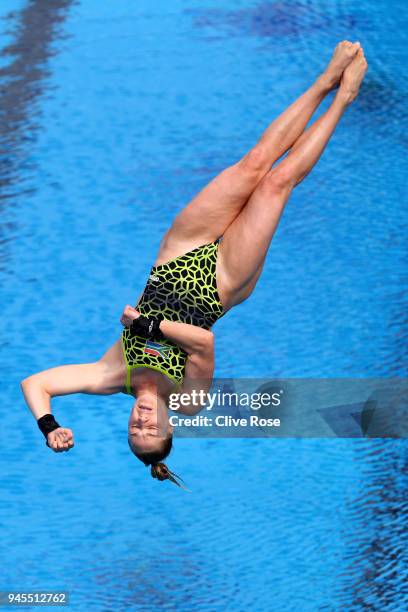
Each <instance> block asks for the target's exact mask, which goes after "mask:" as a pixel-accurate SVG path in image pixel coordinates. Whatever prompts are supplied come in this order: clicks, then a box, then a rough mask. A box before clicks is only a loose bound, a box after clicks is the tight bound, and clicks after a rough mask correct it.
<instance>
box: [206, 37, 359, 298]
mask: <svg viewBox="0 0 408 612" xmlns="http://www.w3.org/2000/svg"><path fill="white" fill-rule="evenodd" d="M366 69H367V63H366V61H365V57H364V54H363V51H362V50H361V49H360V50H359V51H358V54H357V56H356V58H355V59H354V60H353V62H352V63H351V64H350V66H349V67H348V68H347V69H346V70H345V72H344V76H343V79H342V84H341V86H340V89H339V91H338V92H337V94H336V96H335V98H334V100H333V102H332V104H331V106H330V107H329V109H328V110H327V111H326V112H325V113H324V114H323V115H322V116H321V117H320V118H319V119H318V120H317V121H316V122H315V123H314V124H313V125H312V126H311V127H310V128H309V129H308V130H307V131H306V132H305V133H304V134H302V136H301V137H300V138H299V140H298V141H297V142H296V143H295V145H294V146H293V148H292V150H291V151H290V152H289V154H288V155H287V157H285V158H284V159H283V160H282V161H281V162H280V163H279V164H278V165H277V166H276V167H275V168H273V169H272V170H270V171H269V172H268V173H267V174H266V175H265V176H264V178H263V179H262V181H261V182H260V184H259V186H258V187H257V189H256V190H255V191H254V193H253V194H252V196H251V197H250V199H249V201H248V203H247V204H246V206H245V207H244V209H243V210H242V212H241V213H240V215H239V216H238V217H237V218H236V219H235V221H234V222H233V223H232V224H231V225H230V227H229V228H228V229H227V231H226V232H225V234H224V238H223V240H222V242H221V244H220V247H219V258H218V270H217V282H218V287H219V292H220V295H221V299H222V301H223V304H224V307H226V308H230V307H231V306H234V305H235V304H238V303H239V302H241V301H243V300H244V299H246V298H247V297H248V295H249V294H250V293H251V291H252V290H253V288H254V286H255V284H256V281H257V280H258V278H259V275H260V273H261V270H262V266H263V263H264V259H265V256H266V253H267V251H268V248H269V245H270V242H271V240H272V237H273V234H274V232H275V230H276V227H277V225H278V222H279V219H280V216H281V214H282V212H283V209H284V206H285V204H286V202H287V200H288V198H289V195H290V193H291V191H292V189H293V188H294V187H295V186H296V185H297V184H298V183H300V181H302V180H303V179H304V178H305V176H306V175H307V174H308V173H309V172H310V171H311V169H312V168H313V166H314V165H315V164H316V162H317V161H318V159H319V157H320V156H321V154H322V153H323V151H324V148H325V147H326V145H327V143H328V141H329V139H330V137H331V136H332V134H333V132H334V130H335V128H336V125H337V124H338V122H339V120H340V118H341V117H342V115H343V113H344V111H345V110H346V108H347V107H348V105H349V104H350V102H352V100H353V99H354V98H355V97H356V95H357V93H358V88H359V86H360V84H361V81H362V79H363V77H364V74H365V72H366Z"/></svg>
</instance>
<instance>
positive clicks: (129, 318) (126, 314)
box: [120, 305, 140, 327]
mask: <svg viewBox="0 0 408 612" xmlns="http://www.w3.org/2000/svg"><path fill="white" fill-rule="evenodd" d="M138 317H140V312H139V311H138V310H136V308H133V307H132V306H129V305H127V306H125V309H124V311H123V314H122V316H121V318H120V322H121V323H122V325H124V326H125V327H130V325H132V323H133V321H134V320H135V319H137V318H138Z"/></svg>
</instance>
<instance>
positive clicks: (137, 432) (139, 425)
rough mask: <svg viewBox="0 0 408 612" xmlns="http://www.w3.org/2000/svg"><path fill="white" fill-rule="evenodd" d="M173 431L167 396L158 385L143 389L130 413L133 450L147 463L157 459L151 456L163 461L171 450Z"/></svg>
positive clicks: (130, 434) (130, 444)
mask: <svg viewBox="0 0 408 612" xmlns="http://www.w3.org/2000/svg"><path fill="white" fill-rule="evenodd" d="M172 434H173V428H172V426H171V425H170V423H169V417H168V414H167V404H166V399H165V398H164V397H161V396H160V395H159V394H158V392H157V389H154V388H150V389H149V388H143V389H141V390H140V391H139V393H138V396H137V399H136V401H135V402H134V404H133V406H132V410H131V411H130V415H129V423H128V440H129V446H130V448H131V450H132V452H133V453H134V454H135V455H136V456H137V457H138V458H139V459H140V460H141V461H143V463H145V464H146V461H149V463H148V464H146V465H149V464H150V463H152V462H153V461H150V459H152V460H153V459H155V458H157V461H160V460H161V459H164V458H165V457H167V455H168V454H169V452H170V449H171V439H172ZM169 440H170V448H168V446H169Z"/></svg>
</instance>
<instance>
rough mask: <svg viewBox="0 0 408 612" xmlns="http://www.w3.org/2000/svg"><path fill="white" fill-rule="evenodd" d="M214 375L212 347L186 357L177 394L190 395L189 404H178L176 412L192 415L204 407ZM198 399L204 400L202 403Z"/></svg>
mask: <svg viewBox="0 0 408 612" xmlns="http://www.w3.org/2000/svg"><path fill="white" fill-rule="evenodd" d="M213 374H214V346H213V345H212V347H210V346H208V349H207V350H204V351H202V352H197V353H194V354H192V355H189V356H188V357H187V361H186V366H185V370H184V379H183V383H182V385H181V387H180V389H179V391H178V392H177V393H180V394H188V395H191V402H190V403H189V404H187V405H185V403H186V402H184V401H183V404H181V403H180V407H179V408H178V410H177V412H178V413H180V414H188V415H193V414H197V412H200V411H201V410H202V409H203V408H204V407H205V405H206V399H207V393H208V391H209V390H210V387H211V383H212V378H213ZM200 398H204V401H203V402H202V401H201V399H200Z"/></svg>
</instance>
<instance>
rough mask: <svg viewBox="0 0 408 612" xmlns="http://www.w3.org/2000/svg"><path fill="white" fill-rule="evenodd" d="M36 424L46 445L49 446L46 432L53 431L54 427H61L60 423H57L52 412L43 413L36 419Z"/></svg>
mask: <svg viewBox="0 0 408 612" xmlns="http://www.w3.org/2000/svg"><path fill="white" fill-rule="evenodd" d="M37 425H38V427H39V428H40V431H42V433H43V434H44V437H45V441H46V444H47V446H49V444H48V439H47V436H48V434H49V433H51V432H52V431H54V429H58V427H61V425H59V424H58V423H57V421H56V420H55V419H54V416H53V415H52V414H44V416H42V417H41V418H39V419H38V421H37Z"/></svg>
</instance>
